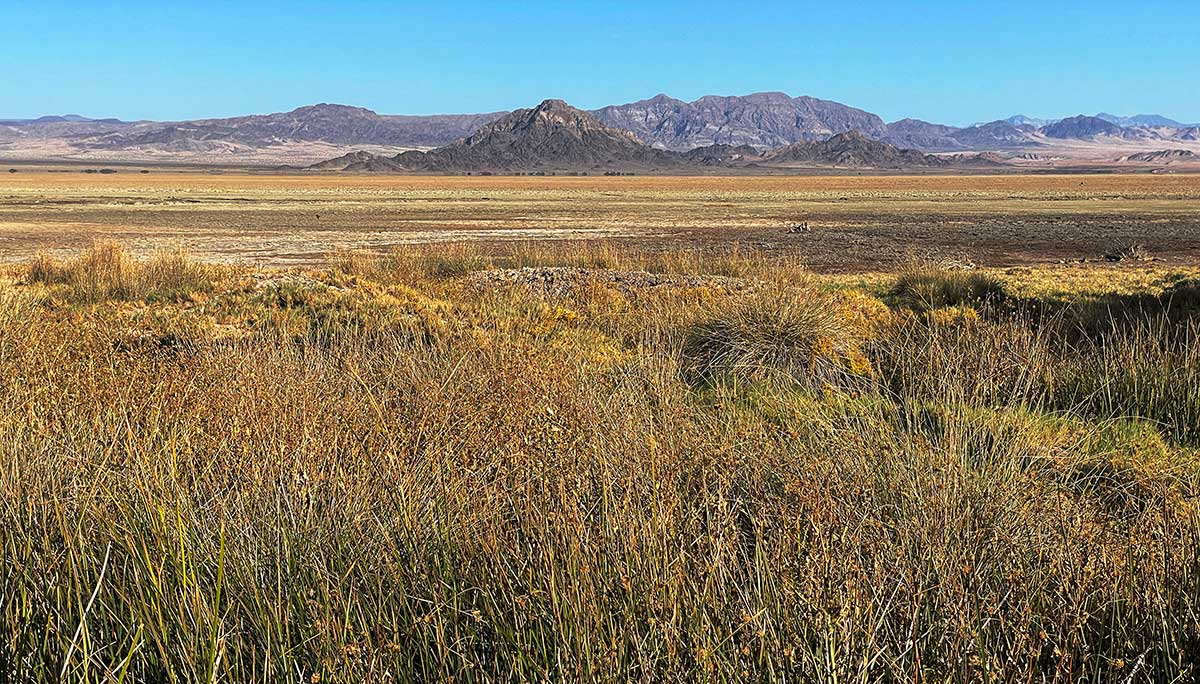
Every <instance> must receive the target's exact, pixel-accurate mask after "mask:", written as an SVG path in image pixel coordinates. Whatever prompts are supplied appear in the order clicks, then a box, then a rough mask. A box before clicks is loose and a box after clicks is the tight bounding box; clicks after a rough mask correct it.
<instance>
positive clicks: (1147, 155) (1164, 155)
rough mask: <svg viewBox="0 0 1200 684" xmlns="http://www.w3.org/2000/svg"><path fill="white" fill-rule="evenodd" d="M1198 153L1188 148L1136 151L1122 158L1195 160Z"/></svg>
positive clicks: (1143, 160)
mask: <svg viewBox="0 0 1200 684" xmlns="http://www.w3.org/2000/svg"><path fill="white" fill-rule="evenodd" d="M1197 160H1200V155H1198V154H1196V153H1195V152H1192V151H1190V150H1158V151H1157V152H1138V153H1136V154H1131V155H1129V156H1127V157H1125V158H1124V161H1131V162H1166V163H1170V162H1176V161H1197Z"/></svg>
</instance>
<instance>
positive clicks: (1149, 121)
mask: <svg viewBox="0 0 1200 684" xmlns="http://www.w3.org/2000/svg"><path fill="white" fill-rule="evenodd" d="M1096 118H1097V119H1104V120H1105V121H1107V122H1109V123H1113V124H1116V125H1118V126H1121V127H1128V126H1155V127H1156V126H1167V127H1170V128H1186V127H1187V126H1188V125H1189V124H1182V123H1179V122H1178V121H1176V120H1174V119H1169V118H1167V117H1165V116H1163V115H1161V114H1135V115H1134V116H1117V115H1115V114H1108V113H1105V112H1100V113H1099V114H1097V115H1096Z"/></svg>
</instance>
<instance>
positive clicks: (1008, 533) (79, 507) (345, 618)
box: [0, 246, 1200, 682]
mask: <svg viewBox="0 0 1200 684" xmlns="http://www.w3.org/2000/svg"><path fill="white" fill-rule="evenodd" d="M564 264H569V265H588V266H599V267H604V268H618V269H630V270H632V269H634V268H635V267H636V269H637V270H645V271H649V270H655V269H657V270H659V271H660V272H665V273H689V274H693V275H695V274H696V273H700V272H702V271H703V270H704V262H703V261H702V260H699V261H698V260H696V259H693V258H692V257H691V256H689V255H688V254H686V253H684V254H676V255H672V254H669V253H663V252H650V253H639V252H628V251H623V250H619V249H615V248H611V247H603V248H599V249H597V250H596V251H595V252H588V251H586V250H584V251H567V252H564V251H562V250H556V249H550V250H546V251H539V250H538V249H536V248H533V247H529V246H524V247H520V248H519V249H516V250H515V251H514V252H512V253H509V254H497V253H495V252H492V251H488V252H477V251H473V250H471V249H468V248H463V247H451V248H445V249H441V250H439V249H435V248H423V249H419V250H404V251H399V252H396V253H393V254H386V255H382V256H371V255H363V254H350V253H345V254H340V255H336V256H335V257H334V258H332V259H331V263H330V265H329V267H328V268H323V269H316V270H310V271H305V272H271V271H265V272H258V271H252V270H247V269H240V270H234V269H224V270H215V271H205V274H206V278H204V279H197V278H195V277H194V275H193V274H194V273H195V271H193V270H192V269H193V268H194V267H193V266H192V265H191V264H190V262H188V261H187V260H186V259H184V260H175V259H166V260H157V261H138V260H135V259H130V258H129V257H128V256H127V255H126V254H124V253H123V252H122V251H121V250H120V249H119V248H116V247H113V246H98V247H97V248H95V249H93V250H92V251H91V252H88V253H85V254H83V255H82V256H80V257H78V258H76V259H72V260H67V261H52V260H39V261H36V262H34V263H32V264H29V265H26V266H24V267H22V268H21V269H20V270H19V271H18V272H16V273H14V276H15V277H14V278H13V279H12V280H13V282H9V283H6V284H4V285H2V286H0V378H3V380H0V502H2V503H0V568H2V574H0V678H2V679H5V680H16V681H31V680H55V679H65V680H71V681H93V680H95V681H101V680H105V681H109V680H111V681H119V680H122V679H124V680H125V681H201V680H203V681H213V680H222V681H308V682H313V681H430V680H468V681H476V680H503V681H513V680H540V681H546V680H569V681H599V680H604V681H629V680H648V681H680V680H712V681H734V680H736V681H748V680H787V681H819V682H833V681H856V682H867V681H879V680H881V679H889V680H891V681H914V682H915V681H1078V680H1087V681H1121V680H1123V679H1124V678H1126V677H1129V676H1131V675H1132V677H1133V679H1132V681H1138V679H1137V678H1138V677H1143V678H1150V679H1155V680H1158V679H1162V680H1167V681H1170V680H1172V679H1179V680H1187V679H1189V678H1191V677H1194V676H1195V674H1196V672H1197V670H1196V668H1197V665H1198V663H1197V661H1196V654H1197V653H1200V628H1198V624H1197V619H1196V614H1195V608H1196V605H1197V600H1198V597H1200V551H1198V549H1200V504H1198V503H1197V502H1198V501H1200V499H1197V498H1196V497H1195V492H1196V491H1197V489H1196V488H1197V486H1200V480H1198V477H1200V452H1198V451H1197V449H1196V447H1197V444H1198V443H1200V439H1198V437H1197V434H1196V432H1195V429H1196V424H1197V421H1200V410H1198V409H1200V381H1198V380H1200V352H1198V351H1197V350H1198V349H1200V337H1198V336H1197V324H1196V323H1195V319H1194V318H1190V317H1182V318H1181V317H1179V316H1170V315H1166V314H1164V312H1163V311H1162V310H1161V309H1158V310H1151V309H1148V308H1138V309H1136V311H1137V317H1135V318H1132V319H1130V320H1127V321H1124V322H1120V324H1113V325H1110V326H1108V327H1107V328H1104V329H1097V328H1095V326H1093V327H1092V328H1090V329H1089V330H1088V332H1087V334H1086V335H1082V336H1081V334H1080V333H1079V332H1078V326H1077V325H1075V323H1076V319H1075V318H1073V317H1072V316H1069V315H1067V314H1065V313H1063V312H1062V311H1060V310H1055V311H1054V312H1053V313H1052V314H1050V315H1048V316H1047V317H1045V318H1038V316H1039V315H1040V314H1039V313H1038V312H1039V308H1038V307H1037V306H1033V305H1030V302H1027V301H1025V300H1026V299H1027V298H1026V297H1024V296H1019V295H1015V296H1014V298H1015V299H1017V300H1018V305H1015V306H1014V308H1012V309H1009V310H1003V311H1001V310H989V309H987V308H986V307H985V308H981V309H980V310H978V311H976V315H975V316H974V317H971V316H968V315H966V314H965V311H966V310H967V308H970V305H969V304H962V305H960V306H962V307H963V309H962V311H960V312H959V313H958V314H956V315H949V314H939V315H933V316H930V315H928V314H927V313H916V312H912V311H910V310H909V309H908V308H906V307H904V306H897V307H895V308H891V307H889V306H887V305H885V304H884V303H883V301H881V299H880V298H879V297H877V296H876V295H877V294H883V292H884V291H886V290H887V289H889V288H890V287H891V283H885V284H883V285H882V286H881V287H879V288H877V289H875V290H874V294H873V293H872V292H868V291H863V290H860V289H857V288H848V287H846V286H845V284H844V283H841V284H839V283H835V282H832V281H828V280H823V279H820V278H817V277H815V276H811V275H806V274H804V273H802V272H801V271H799V270H798V269H797V268H796V267H795V265H794V264H792V263H791V262H789V261H787V260H782V259H775V258H772V257H770V256H769V255H767V254H763V253H754V252H741V253H738V254H736V255H732V256H730V257H729V261H728V262H727V263H721V262H720V261H719V260H718V261H717V262H714V268H713V270H722V271H726V272H729V273H735V272H736V273H737V274H738V275H739V277H743V278H746V279H747V280H749V281H760V282H763V283H767V284H768V286H767V287H766V289H763V288H762V287H757V288H756V287H750V288H746V289H732V288H729V287H724V286H721V285H719V284H718V283H720V282H723V281H712V282H711V283H710V282H708V281H705V280H703V279H699V280H688V281H678V282H674V284H663V285H654V286H647V287H629V288H621V287H618V286H616V285H613V284H611V283H605V282H597V283H591V284H589V283H587V282H582V283H577V284H575V285H573V286H571V287H568V288H565V289H562V290H553V291H550V290H545V289H539V288H538V287H534V286H525V285H522V284H520V283H518V284H515V285H494V284H492V285H487V284H482V285H481V284H480V281H478V280H476V279H473V278H472V277H471V276H470V275H469V273H470V272H473V271H474V270H476V269H491V268H495V267H502V268H509V267H520V266H532V265H564ZM49 274H53V275H49ZM63 274H65V275H63ZM151 274H153V275H151ZM180 274H184V275H183V276H181V275H180ZM463 274H468V275H466V276H464V275H463ZM931 277H932V276H931ZM94 283H99V284H100V285H96V286H94V287H93V284H94ZM122 283H125V284H128V285H127V286H117V285H119V284H122ZM776 283H778V284H776ZM114 284H117V285H114ZM1000 286H1001V287H1002V288H1004V290H1005V291H1006V292H1017V291H1019V290H1020V287H1019V285H1018V283H1016V282H1015V281H1014V280H1013V279H1010V278H1007V277H1001V278H1000ZM163 293H175V294H172V295H171V296H164V295H163ZM1157 294H1158V293H1157V292H1148V293H1141V295H1139V296H1140V297H1142V298H1141V299H1139V302H1140V304H1139V307H1140V306H1141V304H1145V303H1146V302H1150V301H1158V300H1157V299H1155V297H1156V296H1157ZM84 295H86V296H84ZM1086 299H1087V297H1085V296H1083V295H1081V301H1080V302H1079V303H1078V306H1079V307H1081V308H1079V310H1078V311H1076V312H1075V313H1076V314H1077V316H1079V317H1082V316H1086V315H1090V312H1091V309H1089V308H1088V307H1087V306H1086V303H1087V302H1086V301H1083V300H1086ZM1143 300H1144V301H1143ZM1072 306H1075V305H1072ZM971 310H974V309H973V308H972V309H971ZM1072 311H1075V309H1072ZM1130 311H1135V310H1134V309H1130ZM830 312H833V314H834V315H833V316H830V315H829V314H830ZM1068 321H1070V323H1068ZM714 325H715V326H716V328H714ZM714 329H719V330H720V331H721V333H720V335H718V336H715V337H714V336H713V334H712V331H713V330H714ZM697 336H699V339H700V340H701V341H702V348H703V344H708V345H712V344H716V343H717V341H719V342H720V344H719V345H718V346H719V349H720V350H721V351H722V353H724V354H726V355H727V356H728V355H729V354H731V353H732V354H733V355H734V356H731V357H729V358H734V357H736V359H735V360H734V362H733V363H731V364H710V365H709V366H708V367H707V372H706V373H705V374H704V375H703V376H702V377H697V376H696V375H695V374H694V373H691V372H689V366H690V364H691V363H692V362H693V358H694V357H693V355H692V352H693V351H694V350H695V349H696V347H695V346H694V345H695V344H696V340H697ZM827 338H828V339H830V344H829V345H826V344H825V343H824V342H823V341H822V340H825V339H827ZM851 348H853V349H856V350H858V351H859V353H861V354H862V355H863V361H864V362H866V363H868V364H869V371H868V370H867V369H866V368H863V369H860V370H861V372H855V373H853V377H854V381H853V382H848V383H839V382H828V381H827V380H828V377H827V376H826V375H824V374H823V373H822V368H821V367H820V365H819V364H818V365H816V366H814V365H813V364H812V363H810V362H809V361H811V360H812V359H814V358H818V357H817V356H814V353H816V354H831V353H832V354H835V355H836V354H837V353H840V350H849V349H851ZM728 350H734V351H732V352H730V351H728ZM743 354H749V357H746V358H751V359H752V360H753V362H754V364H755V365H756V366H758V367H760V368H768V367H769V368H772V369H774V370H776V371H780V372H776V373H771V374H768V375H769V377H762V376H761V374H759V373H744V372H743V370H744V368H745V364H744V363H742V362H741V361H738V360H737V359H742V358H743V356H742V355H743ZM820 358H824V357H820Z"/></svg>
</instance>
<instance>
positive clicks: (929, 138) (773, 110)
mask: <svg viewBox="0 0 1200 684" xmlns="http://www.w3.org/2000/svg"><path fill="white" fill-rule="evenodd" d="M572 109H573V111H576V112H579V111H580V110H574V108H572ZM581 113H582V114H586V115H588V116H589V117H590V118H591V122H592V123H590V124H588V126H585V128H587V129H588V130H589V131H595V130H599V129H597V128H595V126H602V127H604V128H606V129H608V130H609V132H610V133H612V132H618V133H621V134H629V135H630V136H632V139H634V140H636V141H638V142H640V143H643V144H644V145H646V146H648V147H651V148H654V149H656V150H658V151H660V152H688V151H691V150H703V151H700V152H696V153H695V154H693V155H691V156H684V157H681V158H676V157H669V156H668V157H662V156H654V155H649V156H648V155H647V154H646V153H644V152H637V153H634V152H632V151H630V150H625V151H624V152H621V151H618V150H617V148H616V147H613V146H609V148H610V149H602V148H604V147H605V146H604V145H599V146H593V145H592V144H591V143H590V142H589V143H588V144H587V145H583V146H582V147H580V146H576V147H574V148H571V149H566V148H564V149H563V150H559V152H561V153H562V154H561V155H560V157H559V158H557V159H556V158H555V157H554V155H553V154H549V153H550V152H553V151H554V150H538V154H537V155H533V154H531V153H530V151H528V150H526V151H522V150H520V149H518V148H516V147H514V148H513V149H512V150H510V151H509V152H505V153H501V152H499V151H496V150H499V149H500V147H505V146H506V145H507V144H506V145H496V146H492V147H488V146H480V141H475V143H473V144H471V145H465V146H457V144H458V143H459V142H460V141H464V140H465V139H466V138H469V137H472V136H473V135H474V134H476V133H477V132H479V131H481V129H483V128H485V127H486V126H487V125H489V124H493V123H497V122H498V121H499V120H500V119H502V118H507V117H509V116H511V115H510V114H509V113H506V112H491V113H483V114H448V115H431V116H397V115H386V114H378V113H376V112H374V111H372V110H370V109H365V108H362V107H352V106H348V105H340V104H327V103H322V104H316V105H308V106H304V107H299V108H297V109H293V110H291V111H288V112H278V113H274V114H255V115H249V116H239V117H229V118H217V119H198V120H193V121H167V122H155V121H138V122H125V121H119V120H117V119H89V118H88V117H84V116H80V115H77V114H66V115H54V116H45V117H40V118H38V119H11V120H7V121H0V157H7V158H10V159H93V160H114V161H146V162H148V163H154V162H159V161H183V162H185V163H195V164H255V165H272V164H275V165H277V164H286V165H293V166H297V165H298V166H304V165H306V164H311V163H312V162H313V161H316V160H320V159H324V158H325V157H328V156H331V155H335V154H345V153H349V152H362V153H363V154H368V153H369V154H370V155H371V156H370V158H366V157H362V156H361V155H360V156H359V157H354V156H353V155H350V156H348V157H346V158H345V159H343V160H342V161H340V162H338V164H344V165H345V166H351V165H357V166H359V167H363V168H364V170H369V169H367V168H366V167H370V168H375V169H385V170H386V169H388V168H396V169H407V168H417V167H419V168H424V169H428V170H437V169H453V168H467V167H471V166H473V165H474V163H475V162H476V161H481V160H483V161H487V162H488V166H484V167H479V168H480V169H481V170H483V169H484V168H490V167H494V168H496V169H502V168H505V169H506V168H528V167H529V162H531V161H533V160H534V157H535V156H536V157H539V158H541V159H544V160H547V161H551V160H553V164H565V165H566V166H567V167H574V166H578V167H579V168H580V169H581V170H582V169H584V168H599V166H601V165H603V164H608V163H611V164H625V165H629V166H631V167H636V166H643V167H646V168H648V167H649V166H654V167H662V166H663V165H664V164H684V165H693V166H714V165H728V164H737V163H741V162H748V161H753V162H754V163H759V164H766V163H768V162H766V161H765V160H764V159H761V158H758V159H756V157H764V156H766V153H767V152H768V151H773V150H778V149H779V148H782V147H787V146H790V145H794V144H797V143H805V142H821V141H825V140H829V139H831V138H834V137H836V136H838V135H841V134H844V133H848V132H850V131H858V132H859V133H861V135H862V137H864V138H866V139H868V140H874V141H879V142H883V143H887V144H889V145H892V146H894V147H896V148H897V149H899V150H920V151H922V152H940V153H945V152H953V153H958V152H961V153H969V152H982V151H1010V150H1011V151H1015V152H1022V151H1025V152H1036V153H1037V154H1039V155H1041V156H1045V158H1046V159H1051V160H1053V159H1062V158H1072V155H1074V158H1078V157H1079V155H1082V154H1087V153H1090V154H1093V155H1094V156H1095V159H1097V160H1105V161H1110V162H1111V161H1112V160H1113V159H1116V158H1124V157H1125V156H1127V155H1129V154H1130V153H1131V152H1144V151H1147V149H1148V148H1149V149H1153V147H1159V146H1160V145H1161V146H1163V147H1166V146H1168V144H1169V146H1175V147H1180V148H1190V149H1193V150H1195V151H1197V152H1200V146H1196V145H1194V144H1193V143H1197V142H1200V127H1196V126H1183V125H1180V124H1178V122H1177V121H1176V120H1174V119H1171V118H1168V117H1165V116H1161V115H1157V114H1139V115H1136V116H1131V117H1118V116H1113V115H1110V114H1103V113H1102V114H1101V115H1100V116H1096V117H1089V116H1076V117H1071V118H1068V119H1063V120H1059V121H1053V120H1046V119H1036V118H1032V117H1028V116H1025V115H1015V116H1011V117H1009V118H1007V119H1004V120H998V121H992V122H988V123H982V124H976V125H973V126H969V127H966V128H958V127H955V126H947V125H943V124H939V123H936V122H929V121H922V120H919V119H913V118H906V119H900V120H898V121H895V122H892V123H890V124H886V123H884V122H883V120H882V119H880V118H879V117H878V116H876V115H875V114H872V113H870V112H867V111H864V110H862V109H856V108H854V107H850V106H848V105H845V104H842V103H838V102H833V101H830V100H821V99H818V98H814V97H808V96H801V97H791V96H790V95H787V94H785V93H779V92H764V93H754V94H751V95H743V96H719V95H709V96H705V97H701V98H698V99H696V100H693V101H691V102H685V101H683V100H679V99H676V98H672V97H670V96H667V95H656V96H655V97H652V98H649V99H647V100H640V101H637V102H631V103H628V104H622V105H612V106H609V107H602V108H600V109H596V110H593V111H591V112H581ZM511 133H512V132H511V131H510V134H511ZM493 134H494V135H493V138H494V139H496V140H499V139H500V137H502V132H501V131H499V130H494V131H493ZM590 134H591V133H589V135H590ZM497 136H500V137H497ZM627 137H628V136H627ZM1074 140H1087V141H1089V142H1090V143H1092V145H1089V146H1087V147H1086V148H1085V147H1083V146H1077V145H1071V144H1070V143H1071V141H1074ZM1153 141H1163V143H1159V142H1153ZM509 142H511V141H509ZM553 142H554V144H558V143H559V142H563V141H561V140H559V141H553ZM1164 143H1168V144H1164ZM564 144H565V143H564ZM1106 145H1111V147H1112V150H1111V151H1108V150H1105V149H1101V148H1103V147H1104V146H1106ZM1151 146H1153V147H1151ZM441 148H452V149H449V150H446V151H440V152H439V153H438V155H436V156H434V157H428V158H425V157H417V156H409V157H406V158H396V157H395V155H396V154H397V153H399V152H402V151H405V150H440V149H441ZM1054 148H1061V149H1060V150H1058V151H1055V150H1054ZM1130 148H1132V149H1130ZM485 149H492V150H493V151H492V152H487V153H486V154H488V155H491V157H490V158H488V159H486V160H485V159H484V155H485V152H484V151H483V150H485ZM803 149H804V148H803V147H801V148H798V150H797V153H800V150H803ZM468 150H470V151H471V154H470V157H471V158H470V159H467V158H461V159H460V158H459V156H456V155H464V154H466V153H467V152H466V151H468ZM1087 150H1091V151H1094V152H1086V151H1087ZM543 152H546V154H542V153H543ZM510 153H511V154H512V155H516V156H512V157H510V156H506V155H509V154H510ZM1043 153H1045V154H1043ZM522 155H524V156H523V157H522ZM558 159H561V162H560V161H559V160H558ZM384 160H390V161H384Z"/></svg>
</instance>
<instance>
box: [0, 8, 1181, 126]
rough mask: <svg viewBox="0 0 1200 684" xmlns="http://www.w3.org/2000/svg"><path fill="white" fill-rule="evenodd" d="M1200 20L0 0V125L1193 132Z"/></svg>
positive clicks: (1088, 11) (1125, 13) (1173, 14)
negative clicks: (616, 119) (471, 117)
mask: <svg viewBox="0 0 1200 684" xmlns="http://www.w3.org/2000/svg"><path fill="white" fill-rule="evenodd" d="M1198 29H1200V1H1197V0H1188V1H1184V0H1176V1H1173V2H1153V1H1150V2H1146V1H1140V2H1139V1H1134V0H1126V1H1123V2H1107V1H1104V0H1096V1H1092V2H1055V1H1053V0H1044V1H1042V2H989V3H975V2H959V1H936V2H935V1H930V2H924V3H919V4H917V3H914V4H911V5H906V4H905V3H900V2H869V3H857V2H820V3H805V2H770V1H767V2H747V1H739V2H711V3H710V2H676V1H674V0H652V1H646V2H639V3H621V2H591V1H588V0H576V1H575V2H537V1H534V2H522V3H516V2H513V3H509V2H500V1H492V2H442V3H434V2H423V3H415V2H413V3H410V2H367V1H360V2H336V3H335V2H303V1H302V2H243V3H235V2H229V3H226V2H207V1H206V2H183V1H175V2H173V1H171V0H164V1H163V2H104V1H102V0H101V1H93V2H50V1H45V2H39V1H34V0H30V1H24V0H0V117H31V116H38V115H41V114H62V113H78V114H84V115H88V116H94V117H95V116H118V117H121V118H124V119H138V118H148V119H185V118H199V117H209V116H230V115H237V114H247V113H265V112H273V111H286V110H288V109H292V108H294V107H297V106H300V105H304V104H311V103H315V102H339V103H345V104H355V105H361V106H364V107H369V108H371V109H374V110H376V111H378V112H381V113H388V114H409V113H411V114H430V113H458V112H481V111H493V110H508V109H514V108H517V107H523V106H530V105H531V104H533V103H536V102H538V101H540V100H542V99H545V98H547V97H560V98H563V99H565V100H567V101H568V102H570V103H572V104H574V105H576V106H579V107H585V108H589V107H598V106H602V105H606V104H615V103H622V102H629V101H632V100H637V99H641V98H644V97H649V96H652V95H654V94H656V93H659V92H665V93H668V94H670V95H673V96H675V97H679V98H682V99H688V100H690V99H694V98H696V97H699V96H701V95H706V94H745V93H750V92H755V91H762V90H781V91H784V92H787V93H790V94H792V95H801V94H809V95H814V96H817V97H823V98H827V99H833V100H838V101H840V102H844V103H846V104H850V105H853V106H857V107H861V108H863V109H867V110H870V111H873V112H875V113H877V114H879V115H881V116H883V117H884V118H885V119H887V120H889V121H890V120H893V119H897V118H902V117H905V116H913V117H918V118H923V119H927V120H932V121H939V122H946V123H952V124H965V123H970V122H974V121H979V120H990V119H995V118H998V117H1001V116H1007V115H1010V114H1015V113H1025V114H1029V115H1031V116H1065V115H1070V114H1077V113H1081V112H1085V113H1089V114H1092V113H1095V112H1097V111H1100V110H1105V111H1109V112H1112V113H1115V114H1133V113H1142V112H1153V113H1161V114H1165V115H1167V116H1172V117H1176V118H1180V119H1185V120H1188V121H1195V120H1200V43H1198V42H1197V41H1198V38H1197V35H1198V34H1197V30H1198Z"/></svg>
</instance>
